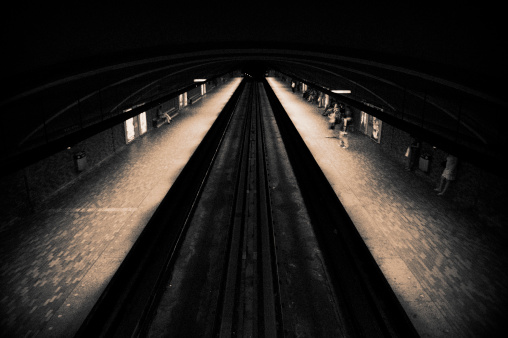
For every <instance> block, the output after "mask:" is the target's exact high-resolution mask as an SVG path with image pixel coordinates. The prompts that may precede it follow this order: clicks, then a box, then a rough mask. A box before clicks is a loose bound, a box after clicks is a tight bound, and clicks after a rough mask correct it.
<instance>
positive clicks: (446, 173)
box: [434, 154, 459, 196]
mask: <svg viewBox="0 0 508 338" xmlns="http://www.w3.org/2000/svg"><path fill="white" fill-rule="evenodd" d="M458 161H459V160H458V158H457V157H455V156H453V155H451V154H448V156H447V157H446V165H445V169H444V170H443V174H442V175H441V180H440V181H439V186H438V187H437V188H436V189H434V190H435V191H437V192H438V196H443V195H444V193H445V192H446V191H447V190H448V187H449V186H450V182H451V181H455V178H456V175H457V163H458Z"/></svg>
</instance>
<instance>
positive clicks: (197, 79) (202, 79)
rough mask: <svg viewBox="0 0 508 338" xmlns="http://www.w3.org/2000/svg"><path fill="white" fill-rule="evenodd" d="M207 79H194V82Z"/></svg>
mask: <svg viewBox="0 0 508 338" xmlns="http://www.w3.org/2000/svg"><path fill="white" fill-rule="evenodd" d="M205 81H206V79H194V82H205Z"/></svg>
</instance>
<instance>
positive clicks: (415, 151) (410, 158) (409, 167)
mask: <svg viewBox="0 0 508 338" xmlns="http://www.w3.org/2000/svg"><path fill="white" fill-rule="evenodd" d="M420 149H421V144H420V141H419V140H418V139H417V138H415V137H413V139H412V141H411V145H410V146H409V147H408V148H407V151H406V157H407V164H406V171H413V170H414V169H415V167H416V162H417V161H418V159H419V158H420Z"/></svg>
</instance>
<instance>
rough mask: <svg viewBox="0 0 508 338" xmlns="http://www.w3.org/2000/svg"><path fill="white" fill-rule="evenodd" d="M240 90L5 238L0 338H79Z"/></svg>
mask: <svg viewBox="0 0 508 338" xmlns="http://www.w3.org/2000/svg"><path fill="white" fill-rule="evenodd" d="M240 82H241V79H240V78H234V79H232V80H231V81H229V82H227V83H225V84H223V85H221V86H220V87H218V88H216V89H214V90H213V91H211V92H209V93H207V94H206V95H204V96H202V97H201V99H200V100H199V101H197V102H195V103H193V104H192V105H190V106H187V107H184V108H183V109H181V110H180V111H179V115H178V116H176V118H173V120H172V122H171V124H169V125H167V124H166V125H163V126H161V127H160V128H157V129H155V130H152V131H151V132H149V133H147V134H145V135H143V136H142V137H141V138H139V139H136V140H135V141H134V142H132V143H131V144H129V145H127V146H126V147H125V148H124V149H122V150H121V151H119V152H117V153H116V154H115V155H113V156H112V157H111V158H109V159H107V160H106V161H104V162H103V163H102V164H101V165H100V166H99V167H97V168H94V169H91V170H90V171H89V172H84V173H83V174H82V175H83V176H82V177H81V178H80V180H79V181H78V182H76V183H74V184H73V185H72V186H70V187H68V188H66V189H65V190H62V191H61V192H60V193H58V194H57V195H55V196H54V198H52V199H50V200H48V201H47V202H46V203H44V205H42V206H40V207H38V210H37V212H36V213H34V214H33V215H27V216H26V217H24V218H22V219H19V220H18V221H17V222H16V223H14V224H11V225H10V226H9V229H7V230H3V231H2V236H1V237H0V261H1V262H2V264H1V265H0V336H1V337H72V336H74V334H75V332H76V331H77V330H78V329H79V327H80V325H81V323H82V322H83V320H84V319H85V318H86V316H87V314H88V313H89V312H90V310H91V309H92V307H93V305H94V304H95V302H96V301H97V300H98V298H99V296H100V295H101V293H102V291H103V290H104V288H105V287H106V285H107V283H108V282H109V280H110V279H111V277H112V276H113V274H114V273H115V271H116V270H117V269H118V267H119V266H120V264H121V262H122V261H123V259H124V258H125V256H126V255H127V253H128V251H129V250H130V248H131V247H132V245H133V244H134V242H135V241H136V239H137V237H138V236H139V234H140V233H141V231H142V230H143V228H144V227H145V225H146V224H147V223H148V220H149V219H150V217H151V215H152V214H153V213H154V211H155V209H156V208H157V206H158V205H159V204H160V202H161V201H162V199H163V198H164V196H165V195H166V194H167V192H168V191H169V189H170V188H171V186H172V184H173V182H174V181H175V180H176V178H177V177H178V174H179V173H180V171H181V170H182V169H183V167H184V166H185V164H187V162H188V160H189V158H190V157H191V155H192V154H193V153H194V150H195V149H196V148H197V146H198V145H199V143H200V142H201V140H202V139H203V137H204V136H205V134H206V133H207V131H208V130H209V129H210V126H211V125H212V124H213V122H214V121H215V119H216V118H217V116H218V114H219V113H220V112H221V111H222V109H223V107H224V106H225V105H226V103H227V102H228V101H229V98H230V97H231V95H233V93H234V91H235V89H236V88H237V87H238V85H239V83H240Z"/></svg>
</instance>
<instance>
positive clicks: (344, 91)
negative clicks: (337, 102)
mask: <svg viewBox="0 0 508 338" xmlns="http://www.w3.org/2000/svg"><path fill="white" fill-rule="evenodd" d="M332 93H335V94H351V91H350V90H346V89H336V90H332Z"/></svg>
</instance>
